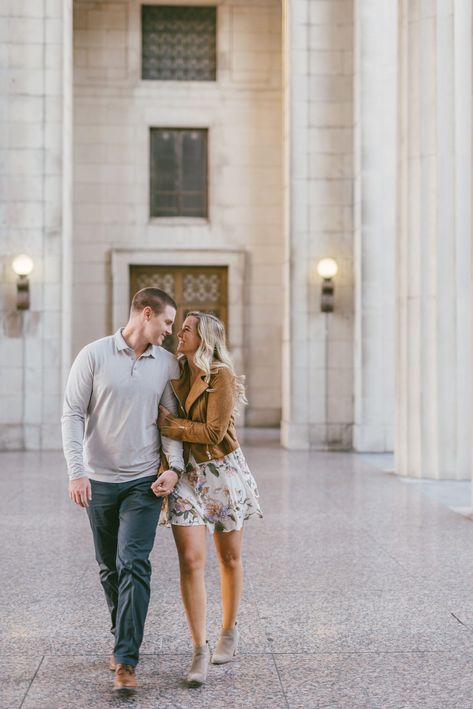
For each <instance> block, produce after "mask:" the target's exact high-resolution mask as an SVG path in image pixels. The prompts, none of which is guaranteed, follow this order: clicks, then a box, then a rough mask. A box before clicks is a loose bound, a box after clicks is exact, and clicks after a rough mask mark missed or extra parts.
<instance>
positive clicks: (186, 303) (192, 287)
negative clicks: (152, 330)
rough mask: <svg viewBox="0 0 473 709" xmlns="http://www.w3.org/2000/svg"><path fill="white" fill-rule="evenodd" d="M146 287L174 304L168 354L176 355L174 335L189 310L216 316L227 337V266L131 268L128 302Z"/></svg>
mask: <svg viewBox="0 0 473 709" xmlns="http://www.w3.org/2000/svg"><path fill="white" fill-rule="evenodd" d="M149 287H152V288H160V289H161V290H164V291H166V293H168V294H169V295H170V296H171V297H172V298H174V300H175V301H176V303H177V314H176V320H175V323H174V327H173V334H172V337H167V338H166V339H165V341H164V343H163V347H165V348H166V349H167V350H169V351H170V352H174V353H175V352H176V347H177V338H176V333H177V332H178V330H180V328H181V326H182V323H183V322H184V320H185V317H186V315H187V313H188V312H189V311H190V310H202V311H203V312H206V313H212V314H213V315H216V316H217V317H218V318H220V320H222V322H223V324H224V325H225V329H226V330H227V333H228V268H227V266H130V302H131V299H132V298H133V296H134V294H135V293H136V292H137V291H139V290H140V289H141V288H149Z"/></svg>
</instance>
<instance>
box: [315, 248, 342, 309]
mask: <svg viewBox="0 0 473 709" xmlns="http://www.w3.org/2000/svg"><path fill="white" fill-rule="evenodd" d="M317 273H318V274H319V276H321V277H322V278H323V281H322V296H321V299H320V310H321V311H322V312H323V313H332V312H333V302H334V296H333V294H334V284H333V278H334V276H336V275H337V273H338V265H337V262H336V261H335V259H333V258H323V259H322V260H321V261H319V262H318V264H317Z"/></svg>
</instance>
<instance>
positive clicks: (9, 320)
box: [0, 0, 72, 449]
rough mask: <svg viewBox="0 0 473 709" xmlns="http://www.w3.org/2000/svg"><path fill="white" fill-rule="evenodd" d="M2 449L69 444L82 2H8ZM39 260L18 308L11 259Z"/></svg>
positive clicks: (0, 193) (4, 25)
mask: <svg viewBox="0 0 473 709" xmlns="http://www.w3.org/2000/svg"><path fill="white" fill-rule="evenodd" d="M0 31H1V32H2V57H3V59H4V60H5V61H4V68H5V69H6V70H5V71H4V75H3V83H2V86H1V88H0V93H1V94H2V95H1V96H0V104H1V111H0V122H1V123H2V125H1V126H0V128H1V134H2V168H1V172H2V176H1V183H2V189H1V190H0V202H3V204H2V205H1V207H2V209H1V211H2V218H1V220H0V240H1V243H2V254H1V259H2V262H3V263H2V276H3V278H2V288H1V291H0V313H1V316H2V317H1V318H0V323H1V325H0V327H1V338H0V339H1V347H0V365H1V366H0V369H1V371H2V373H3V374H2V382H1V384H2V385H1V387H0V388H1V392H0V449H21V448H26V449H44V448H58V447H59V446H60V442H61V439H60V425H59V419H60V412H61V399H62V391H63V381H64V374H65V372H66V370H67V369H68V366H69V358H70V314H71V308H70V300H71V299H70V289H71V276H70V271H71V202H72V200H71V181H72V180H71V173H72V157H71V145H72V0H50V1H49V2H36V0H23V1H22V2H18V3H15V2H10V3H3V4H2V5H1V7H0ZM19 253H27V254H29V255H30V256H31V257H32V258H33V260H34V263H35V268H34V271H33V273H32V275H31V278H30V281H31V307H30V309H29V310H27V311H25V312H18V311H17V309H16V286H15V276H14V274H13V272H12V270H11V261H12V259H13V257H14V256H16V255H17V254H19Z"/></svg>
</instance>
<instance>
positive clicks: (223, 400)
mask: <svg viewBox="0 0 473 709" xmlns="http://www.w3.org/2000/svg"><path fill="white" fill-rule="evenodd" d="M180 365H181V376H180V377H179V379H171V386H172V389H173V391H174V394H175V395H176V398H177V400H178V402H179V414H180V416H181V417H182V418H179V417H177V416H172V415H171V414H169V415H165V416H163V415H161V416H160V419H159V424H160V425H159V427H160V431H161V434H162V435H164V436H169V438H173V439H175V440H178V441H183V442H184V460H185V461H186V462H187V460H188V459H189V453H190V452H191V453H192V455H193V456H194V458H195V460H196V462H197V463H203V462H204V461H207V460H215V459H216V458H223V457H224V456H225V455H227V454H228V453H231V452H232V451H234V450H236V449H237V448H238V447H239V443H238V440H237V437H236V433H235V422H234V417H233V409H234V405H235V386H234V375H233V374H232V372H231V371H230V370H229V369H227V367H219V368H218V369H216V370H215V372H214V373H212V374H211V375H210V381H209V383H207V382H206V381H205V374H204V372H203V371H202V370H201V371H200V372H199V374H198V375H197V377H196V379H195V380H194V383H193V384H192V387H191V386H190V372H189V366H188V364H187V360H186V359H182V360H181V361H180Z"/></svg>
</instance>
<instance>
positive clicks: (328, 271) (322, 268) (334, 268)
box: [317, 258, 338, 278]
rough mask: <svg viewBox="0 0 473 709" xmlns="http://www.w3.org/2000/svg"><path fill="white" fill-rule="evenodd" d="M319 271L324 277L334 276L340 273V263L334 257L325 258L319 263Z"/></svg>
mask: <svg viewBox="0 0 473 709" xmlns="http://www.w3.org/2000/svg"><path fill="white" fill-rule="evenodd" d="M317 273H318V274H319V276H321V277H322V278H333V277H334V276H336V275H337V273H338V265H337V262H336V261H335V259H333V258H323V259H321V260H320V261H319V262H318V264H317Z"/></svg>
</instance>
